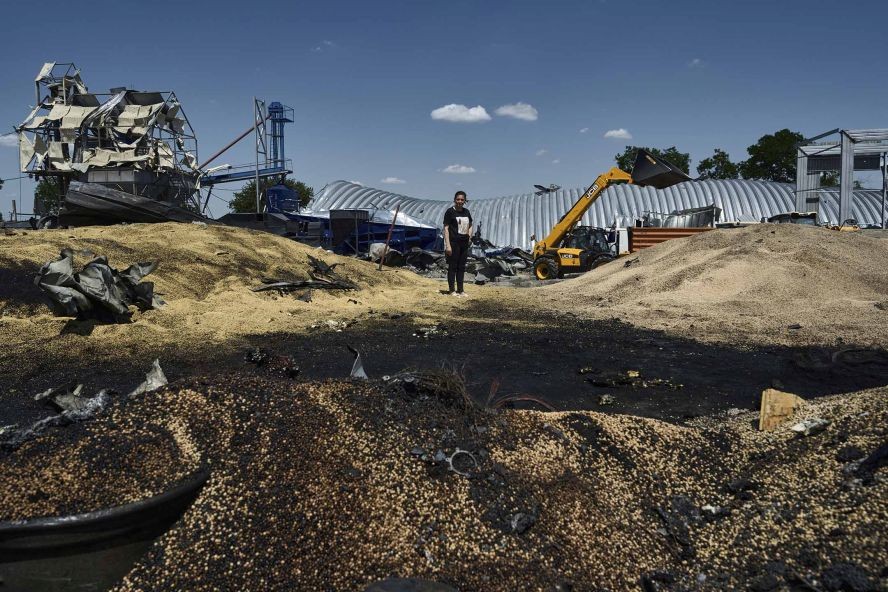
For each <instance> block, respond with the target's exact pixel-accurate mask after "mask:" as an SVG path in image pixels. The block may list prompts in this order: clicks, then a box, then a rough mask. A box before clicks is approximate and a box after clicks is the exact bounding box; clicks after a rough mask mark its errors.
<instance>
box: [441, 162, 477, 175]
mask: <svg viewBox="0 0 888 592" xmlns="http://www.w3.org/2000/svg"><path fill="white" fill-rule="evenodd" d="M441 172H442V173H453V174H454V175H465V174H468V173H474V172H475V168H474V167H470V166H466V165H464V164H452V165H450V166H448V167H446V168H443V169H441Z"/></svg>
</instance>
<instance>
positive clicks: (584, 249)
mask: <svg viewBox="0 0 888 592" xmlns="http://www.w3.org/2000/svg"><path fill="white" fill-rule="evenodd" d="M690 180H691V178H690V177H689V176H688V175H687V174H686V173H685V172H684V171H682V170H681V169H679V168H678V167H676V166H675V165H673V164H672V163H670V162H669V161H666V160H663V159H662V158H659V157H657V156H655V155H653V154H651V153H650V152H648V151H647V150H639V151H638V154H637V155H636V157H635V166H634V167H633V168H632V174H631V175H630V174H629V173H627V172H626V171H624V170H622V169H619V168H616V167H614V168H612V169H611V170H609V171H608V172H606V173H603V174H601V175H599V176H598V178H597V179H595V182H594V183H592V185H591V186H590V187H589V188H588V189H587V190H586V191H585V193H583V195H582V196H581V197H580V199H578V200H577V201H576V203H574V205H573V206H572V207H571V208H570V210H568V211H567V213H565V214H564V215H563V216H562V217H561V219H560V220H559V221H558V223H557V224H555V226H553V227H552V230H551V231H549V234H548V235H547V236H546V238H544V239H543V240H541V241H539V242H537V243H536V244H535V245H534V247H533V259H534V260H533V273H534V275H535V276H536V278H537V279H538V280H550V279H553V278H557V277H562V276H563V275H564V274H565V273H578V272H583V271H589V270H590V269H594V268H596V267H598V266H599V265H601V264H603V263H606V262H608V261H611V260H613V259H614V257H616V253H613V252H612V251H611V250H610V246H609V243H608V241H607V239H606V234H607V231H606V230H604V229H603V228H594V227H590V226H577V223H578V222H579V221H580V219H582V217H583V214H585V213H586V210H588V209H589V207H590V206H591V205H592V204H593V203H595V200H597V199H598V198H599V196H600V195H601V194H602V193H603V192H604V190H605V189H607V188H608V187H610V186H611V185H616V184H619V183H633V184H635V185H641V186H651V187H656V188H657V189H663V188H664V187H669V186H671V185H675V184H676V183H681V182H682V181H690ZM530 238H531V240H536V236H535V235H534V236H532V237H530Z"/></svg>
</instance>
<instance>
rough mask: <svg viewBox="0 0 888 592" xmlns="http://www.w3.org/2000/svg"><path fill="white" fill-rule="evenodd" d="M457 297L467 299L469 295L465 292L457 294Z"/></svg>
mask: <svg viewBox="0 0 888 592" xmlns="http://www.w3.org/2000/svg"><path fill="white" fill-rule="evenodd" d="M456 295H457V296H459V297H460V298H466V297H467V296H468V294H466V293H465V292H457V293H456Z"/></svg>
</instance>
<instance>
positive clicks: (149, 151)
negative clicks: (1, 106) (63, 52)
mask: <svg viewBox="0 0 888 592" xmlns="http://www.w3.org/2000/svg"><path fill="white" fill-rule="evenodd" d="M34 84H35V89H36V104H35V106H34V108H33V110H32V111H31V113H30V114H29V115H28V116H27V118H25V120H24V121H23V122H22V124H21V125H20V126H18V127H17V128H16V131H17V132H18V138H19V158H20V167H21V171H22V173H27V174H30V175H33V176H35V177H38V178H53V177H54V178H57V179H59V180H60V182H61V187H60V189H61V192H62V194H63V195H64V194H65V192H66V191H67V189H68V186H69V185H70V183H72V182H79V183H91V184H96V185H101V186H103V187H106V188H108V189H112V190H116V191H121V192H125V193H128V194H132V195H135V196H138V197H142V198H147V199H151V200H157V201H160V202H164V203H167V204H169V205H171V206H178V207H188V208H190V209H195V210H197V209H199V204H198V203H197V201H196V200H195V197H194V196H195V194H196V192H197V189H198V188H199V176H200V173H199V171H198V169H197V138H196V137H195V135H194V131H193V130H192V128H191V125H190V124H189V122H188V118H187V117H186V116H185V113H184V111H183V110H182V106H181V104H180V103H179V100H178V98H177V97H176V94H175V93H174V92H172V91H137V90H133V89H128V88H113V89H111V90H110V92H107V93H93V92H89V89H88V88H87V86H86V84H85V83H84V82H83V79H82V78H81V75H80V71H79V70H78V69H77V67H76V66H75V65H74V64H71V63H67V64H63V63H55V62H49V63H46V64H44V65H43V68H42V69H41V70H40V73H39V74H38V75H37V78H36V79H35V81H34Z"/></svg>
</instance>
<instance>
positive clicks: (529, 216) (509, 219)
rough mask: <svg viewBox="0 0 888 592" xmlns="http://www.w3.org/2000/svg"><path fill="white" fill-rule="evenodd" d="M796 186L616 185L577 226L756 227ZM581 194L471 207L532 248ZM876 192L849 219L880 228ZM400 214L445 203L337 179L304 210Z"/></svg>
mask: <svg viewBox="0 0 888 592" xmlns="http://www.w3.org/2000/svg"><path fill="white" fill-rule="evenodd" d="M794 189H795V186H794V185H791V184H789V183H773V182H770V181H746V180H722V181H689V182H686V183H679V184H678V185H673V186H672V187H668V188H666V189H654V188H653V187H639V186H637V185H615V186H612V187H609V188H608V189H607V190H605V192H604V193H603V194H602V195H601V197H600V198H599V199H598V200H597V201H596V202H595V203H594V204H592V207H591V208H589V211H588V212H586V214H585V215H584V216H583V219H582V222H581V224H583V225H587V226H603V227H607V226H610V225H612V224H613V223H614V221H615V220H616V221H617V223H618V225H620V226H623V225H626V224H631V222H632V221H633V220H635V219H636V218H640V217H641V216H643V215H644V213H645V212H661V213H670V212H673V211H675V210H685V209H688V208H696V207H702V206H707V205H710V204H712V203H714V204H715V205H716V206H718V207H719V208H721V210H722V217H721V219H722V221H735V220H739V221H741V222H758V221H759V220H761V219H762V218H763V217H768V216H773V215H774V214H779V213H783V212H791V211H793V210H794V209H795V205H794V204H795V194H794ZM584 192H585V188H577V189H563V190H560V191H555V192H553V193H549V194H546V195H543V196H537V195H534V194H530V193H528V194H525V195H513V196H508V197H497V198H492V199H473V200H471V201H470V202H469V204H468V207H469V209H470V210H471V212H472V217H473V218H474V220H475V223H476V225H477V224H480V225H481V233H482V236H483V237H484V238H486V239H487V240H489V241H490V242H492V243H493V244H495V245H499V246H516V247H522V248H525V249H528V248H530V246H531V244H530V235H531V234H536V235H537V237H539V238H542V237H544V236H545V235H546V234H547V233H548V232H549V230H550V229H551V228H552V226H553V225H554V224H555V223H556V222H557V221H558V220H559V219H560V218H561V216H562V215H563V214H564V213H565V212H566V211H567V210H569V209H570V207H571V206H572V205H573V204H574V203H575V202H576V201H577V199H579V197H580V196H581V195H582V194H583V193H584ZM817 194H818V197H819V198H820V209H819V211H820V219H821V220H828V221H831V222H833V223H835V222H837V221H838V212H839V197H838V191H837V190H826V189H821V190H819V191H818V192H817ZM881 200H882V196H881V192H880V191H875V190H857V191H855V192H854V210H853V215H854V217H855V218H856V219H857V220H858V222H860V223H861V224H878V223H879V221H880V217H881ZM399 204H400V206H401V211H402V212H404V213H406V214H408V215H410V216H412V217H414V218H417V219H418V220H420V221H424V222H428V223H429V224H434V225H437V226H438V227H440V226H441V220H442V219H443V217H444V211H445V210H446V209H447V208H448V207H449V206H450V204H451V202H450V201H444V200H432V199H418V198H414V197H408V196H406V195H400V194H397V193H391V192H389V191H384V190H381V189H374V188H372V187H364V186H363V185H358V184H356V183H350V182H348V181H334V182H333V183H330V184H329V185H327V186H326V187H324V188H323V189H322V190H321V191H320V192H319V193H318V194H317V195H316V196H315V198H314V199H313V200H312V201H311V203H310V204H309V208H310V209H311V210H313V211H323V210H331V209H343V208H346V209H347V208H379V209H386V210H394V209H395V206H397V205H399Z"/></svg>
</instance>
